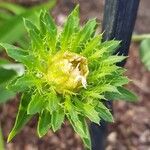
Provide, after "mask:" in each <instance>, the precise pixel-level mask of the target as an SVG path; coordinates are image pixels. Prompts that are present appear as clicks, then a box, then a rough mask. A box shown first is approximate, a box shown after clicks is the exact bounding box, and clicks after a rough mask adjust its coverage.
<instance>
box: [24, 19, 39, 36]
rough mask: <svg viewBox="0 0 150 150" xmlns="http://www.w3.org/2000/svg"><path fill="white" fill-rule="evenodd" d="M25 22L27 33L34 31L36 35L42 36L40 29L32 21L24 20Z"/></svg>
mask: <svg viewBox="0 0 150 150" xmlns="http://www.w3.org/2000/svg"><path fill="white" fill-rule="evenodd" d="M23 21H24V25H25V27H26V29H27V31H30V30H34V31H35V32H36V34H40V31H39V29H38V28H37V27H36V26H35V25H34V24H33V23H32V22H31V21H30V20H28V19H24V20H23Z"/></svg>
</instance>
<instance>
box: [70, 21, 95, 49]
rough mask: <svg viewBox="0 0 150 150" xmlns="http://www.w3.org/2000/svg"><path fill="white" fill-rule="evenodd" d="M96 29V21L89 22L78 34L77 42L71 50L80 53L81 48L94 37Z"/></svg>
mask: <svg viewBox="0 0 150 150" xmlns="http://www.w3.org/2000/svg"><path fill="white" fill-rule="evenodd" d="M96 27H97V22H96V19H93V20H89V21H88V22H87V23H86V24H85V26H84V27H83V28H82V29H81V31H80V32H79V33H78V35H77V37H76V39H75V41H74V42H73V43H72V46H71V49H72V50H74V51H78V52H79V49H80V47H82V46H83V45H82V44H83V43H86V42H87V41H88V40H89V39H90V38H91V37H92V36H93V35H94V33H95V30H96Z"/></svg>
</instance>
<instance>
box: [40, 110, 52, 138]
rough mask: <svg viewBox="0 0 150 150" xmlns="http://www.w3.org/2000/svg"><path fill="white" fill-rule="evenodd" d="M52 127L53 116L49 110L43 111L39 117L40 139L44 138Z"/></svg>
mask: <svg viewBox="0 0 150 150" xmlns="http://www.w3.org/2000/svg"><path fill="white" fill-rule="evenodd" d="M50 127H51V114H50V112H49V111H48V110H46V109H45V110H43V111H42V112H41V114H40V116H39V120H38V127H37V132H38V135H39V137H42V136H44V135H45V134H46V133H47V132H48V130H49V129H50Z"/></svg>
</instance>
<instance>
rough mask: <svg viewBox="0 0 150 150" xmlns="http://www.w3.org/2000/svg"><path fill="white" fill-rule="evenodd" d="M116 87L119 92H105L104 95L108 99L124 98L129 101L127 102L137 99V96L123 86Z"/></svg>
mask: <svg viewBox="0 0 150 150" xmlns="http://www.w3.org/2000/svg"><path fill="white" fill-rule="evenodd" d="M117 89H118V91H119V93H115V92H112V93H106V94H105V97H106V98H107V99H110V100H125V101H129V102H136V101H137V99H138V98H137V96H136V95H135V94H134V93H132V92H130V91H129V90H127V89H125V88H123V87H118V88H117Z"/></svg>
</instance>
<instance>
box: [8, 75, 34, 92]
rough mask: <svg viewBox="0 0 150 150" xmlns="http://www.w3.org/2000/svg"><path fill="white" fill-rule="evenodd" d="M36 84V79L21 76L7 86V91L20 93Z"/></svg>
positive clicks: (29, 76)
mask: <svg viewBox="0 0 150 150" xmlns="http://www.w3.org/2000/svg"><path fill="white" fill-rule="evenodd" d="M36 82H37V79H36V78H34V77H33V76H31V75H23V76H21V77H18V78H15V79H13V80H12V81H11V82H10V83H9V84H8V86H7V87H8V89H10V90H13V91H16V92H20V91H25V90H27V89H29V88H31V87H33V86H35V85H36V84H35V83H36Z"/></svg>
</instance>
